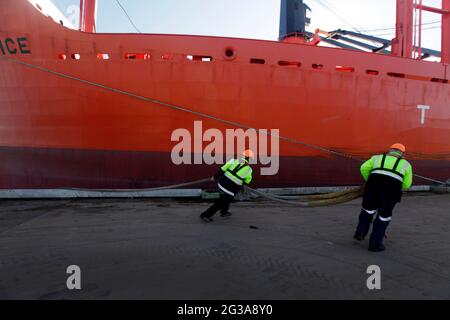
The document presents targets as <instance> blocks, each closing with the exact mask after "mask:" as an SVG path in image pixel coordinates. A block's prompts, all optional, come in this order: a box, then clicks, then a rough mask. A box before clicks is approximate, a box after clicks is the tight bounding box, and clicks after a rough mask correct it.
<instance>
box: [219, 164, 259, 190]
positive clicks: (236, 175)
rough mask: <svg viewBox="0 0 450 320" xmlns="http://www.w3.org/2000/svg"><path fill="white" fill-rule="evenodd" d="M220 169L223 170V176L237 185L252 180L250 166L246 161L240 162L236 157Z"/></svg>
mask: <svg viewBox="0 0 450 320" xmlns="http://www.w3.org/2000/svg"><path fill="white" fill-rule="evenodd" d="M222 171H224V172H225V177H227V178H228V179H230V180H231V181H233V182H234V183H235V184H237V185H238V186H242V185H243V184H244V183H246V184H249V183H250V182H251V181H252V168H251V167H250V166H249V165H248V163H246V162H242V163H241V162H240V161H239V160H237V159H232V160H230V161H228V162H227V163H226V164H224V165H223V166H222Z"/></svg>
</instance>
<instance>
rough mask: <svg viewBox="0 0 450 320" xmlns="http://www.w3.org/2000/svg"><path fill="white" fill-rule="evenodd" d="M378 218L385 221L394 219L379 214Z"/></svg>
mask: <svg viewBox="0 0 450 320" xmlns="http://www.w3.org/2000/svg"><path fill="white" fill-rule="evenodd" d="M378 218H379V219H380V220H381V221H384V222H388V221H391V220H392V217H388V218H383V217H380V216H378Z"/></svg>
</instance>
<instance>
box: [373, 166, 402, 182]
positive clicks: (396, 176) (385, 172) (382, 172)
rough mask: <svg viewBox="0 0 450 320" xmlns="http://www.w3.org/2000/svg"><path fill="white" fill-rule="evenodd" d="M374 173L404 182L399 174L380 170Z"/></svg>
mask: <svg viewBox="0 0 450 320" xmlns="http://www.w3.org/2000/svg"><path fill="white" fill-rule="evenodd" d="M372 173H376V174H384V175H385V176H389V177H392V178H394V179H397V180H399V181H401V182H403V177H401V176H400V175H399V174H396V173H393V172H389V171H385V170H382V169H379V170H374V171H372Z"/></svg>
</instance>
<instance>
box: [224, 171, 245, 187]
mask: <svg viewBox="0 0 450 320" xmlns="http://www.w3.org/2000/svg"><path fill="white" fill-rule="evenodd" d="M225 177H227V178H228V179H230V180H231V181H233V182H234V183H236V184H237V185H238V186H242V184H243V182H242V180H241V179H239V178H237V177H235V176H234V175H233V174H232V173H231V172H229V171H227V172H225Z"/></svg>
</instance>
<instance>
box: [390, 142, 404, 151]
mask: <svg viewBox="0 0 450 320" xmlns="http://www.w3.org/2000/svg"><path fill="white" fill-rule="evenodd" d="M391 149H397V150H400V151H401V152H403V153H405V151H406V148H405V146H404V145H403V144H401V143H395V144H393V145H392V146H391Z"/></svg>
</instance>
